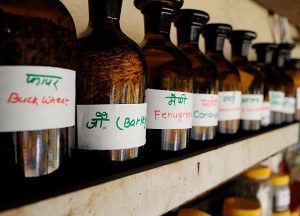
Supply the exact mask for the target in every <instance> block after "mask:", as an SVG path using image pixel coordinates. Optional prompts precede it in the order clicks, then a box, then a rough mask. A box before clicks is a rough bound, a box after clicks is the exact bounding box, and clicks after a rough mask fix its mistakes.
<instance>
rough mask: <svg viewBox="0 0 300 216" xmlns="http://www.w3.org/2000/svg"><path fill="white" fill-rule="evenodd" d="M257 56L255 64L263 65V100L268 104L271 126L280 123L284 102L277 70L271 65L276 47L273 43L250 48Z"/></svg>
mask: <svg viewBox="0 0 300 216" xmlns="http://www.w3.org/2000/svg"><path fill="white" fill-rule="evenodd" d="M252 47H253V48H254V49H255V51H256V55H257V62H259V63H261V64H263V67H262V73H263V76H264V100H265V101H269V102H270V110H271V120H270V122H271V124H275V125H279V124H281V123H282V109H283V102H284V94H285V93H284V92H285V88H284V84H283V83H282V80H281V76H280V74H279V73H278V71H277V70H274V69H272V66H271V63H272V58H273V54H274V49H276V47H277V45H276V44H273V43H257V44H254V45H253V46H252Z"/></svg>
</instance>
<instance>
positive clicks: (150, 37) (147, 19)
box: [134, 0, 193, 151]
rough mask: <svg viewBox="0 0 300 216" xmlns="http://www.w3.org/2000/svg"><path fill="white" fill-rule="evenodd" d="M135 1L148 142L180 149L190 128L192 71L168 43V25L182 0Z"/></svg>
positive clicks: (153, 146)
mask: <svg viewBox="0 0 300 216" xmlns="http://www.w3.org/2000/svg"><path fill="white" fill-rule="evenodd" d="M134 4H135V6H136V7H137V8H138V9H140V10H141V12H142V13H143V15H144V24H145V37H144V40H143V41H142V43H141V47H142V50H143V52H144V54H145V56H146V61H147V65H148V89H147V90H146V101H147V109H148V110H147V112H148V114H147V129H148V133H147V135H148V136H147V142H148V141H149V143H150V144H151V147H150V149H152V150H154V151H159V150H160V149H161V150H164V151H177V150H181V149H184V148H186V146H187V143H188V141H189V129H190V128H191V127H192V109H193V103H192V92H193V70H192V65H191V63H190V62H189V60H188V58H187V56H186V55H185V54H184V53H183V52H182V51H181V50H180V49H178V48H177V47H176V46H175V45H174V44H173V43H172V42H171V40H170V28H171V22H172V18H173V15H174V14H175V12H176V11H177V10H179V9H180V7H181V6H182V4H183V0H135V1H134ZM150 149H149V150H150Z"/></svg>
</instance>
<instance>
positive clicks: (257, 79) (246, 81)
mask: <svg viewBox="0 0 300 216" xmlns="http://www.w3.org/2000/svg"><path fill="white" fill-rule="evenodd" d="M255 38H256V33H255V32H252V31H243V30H235V31H232V33H231V35H230V43H231V55H232V63H233V64H234V65H235V66H236V68H237V69H238V70H239V73H240V77H241V82H242V104H241V107H242V108H241V123H242V129H244V130H252V131H256V130H259V129H260V120H261V116H262V103H263V79H262V77H261V76H260V73H259V71H257V70H256V69H255V67H253V66H252V65H251V64H250V63H249V62H248V50H249V46H250V44H251V41H252V40H253V39H255Z"/></svg>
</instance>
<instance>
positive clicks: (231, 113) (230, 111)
mask: <svg viewBox="0 0 300 216" xmlns="http://www.w3.org/2000/svg"><path fill="white" fill-rule="evenodd" d="M240 118H241V92H240V91H222V92H219V114H218V119H219V121H227V120H238V119H240Z"/></svg>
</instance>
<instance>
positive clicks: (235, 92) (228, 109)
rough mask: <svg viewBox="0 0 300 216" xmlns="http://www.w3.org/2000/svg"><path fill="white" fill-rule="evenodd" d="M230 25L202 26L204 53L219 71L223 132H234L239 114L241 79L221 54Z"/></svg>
mask: <svg viewBox="0 0 300 216" xmlns="http://www.w3.org/2000/svg"><path fill="white" fill-rule="evenodd" d="M231 31H232V27H231V26H230V25H228V24H222V23H216V24H207V25H206V26H204V31H203V36H204V39H205V53H206V54H207V55H208V57H210V58H211V59H212V60H213V61H214V62H215V64H216V66H217V69H218V73H219V116H218V118H219V125H218V130H219V132H220V133H223V134H234V133H236V132H237V131H238V129H239V121H240V114H241V112H240V111H241V109H240V107H241V90H242V89H241V79H240V75H239V72H238V70H237V69H236V67H235V66H234V65H233V64H231V63H230V62H229V61H228V60H227V59H225V57H224V55H223V48H224V41H225V38H226V37H227V36H228V34H229V33H230V32H231Z"/></svg>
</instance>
